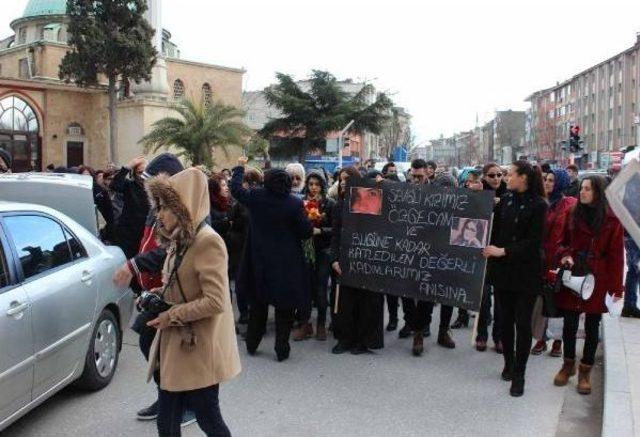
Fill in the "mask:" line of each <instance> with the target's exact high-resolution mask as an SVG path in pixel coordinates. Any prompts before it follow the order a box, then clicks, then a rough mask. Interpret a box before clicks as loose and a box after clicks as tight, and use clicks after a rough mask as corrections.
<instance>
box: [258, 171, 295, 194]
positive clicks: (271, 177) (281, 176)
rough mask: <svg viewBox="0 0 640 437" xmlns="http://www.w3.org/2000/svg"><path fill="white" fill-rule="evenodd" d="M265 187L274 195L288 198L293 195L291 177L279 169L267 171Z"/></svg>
mask: <svg viewBox="0 0 640 437" xmlns="http://www.w3.org/2000/svg"><path fill="white" fill-rule="evenodd" d="M264 187H265V188H266V189H267V190H268V191H269V192H271V193H273V194H277V195H279V196H286V195H288V194H290V193H291V176H289V174H288V173H287V172H286V171H284V170H282V169H279V168H274V169H271V170H267V171H266V173H265V174H264Z"/></svg>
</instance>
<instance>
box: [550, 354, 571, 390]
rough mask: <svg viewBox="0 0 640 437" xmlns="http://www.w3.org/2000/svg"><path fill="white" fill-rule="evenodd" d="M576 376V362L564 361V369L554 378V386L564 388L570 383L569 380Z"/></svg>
mask: <svg viewBox="0 0 640 437" xmlns="http://www.w3.org/2000/svg"><path fill="white" fill-rule="evenodd" d="M575 374H576V360H570V359H568V358H565V359H564V363H563V364H562V368H561V369H560V371H559V372H558V374H557V375H556V377H555V378H553V385H555V386H558V387H564V386H565V385H567V383H568V382H569V378H571V377H572V376H573V375H575Z"/></svg>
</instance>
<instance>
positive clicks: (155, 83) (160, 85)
mask: <svg viewBox="0 0 640 437" xmlns="http://www.w3.org/2000/svg"><path fill="white" fill-rule="evenodd" d="M147 7H148V9H147V12H146V13H145V18H146V19H147V21H148V22H149V24H150V25H151V27H153V29H154V30H155V31H156V33H155V35H154V38H153V46H154V47H155V48H156V51H157V52H158V59H157V61H156V64H155V65H154V66H153V70H152V71H151V80H150V81H149V82H140V83H139V84H137V83H135V82H132V83H131V91H132V92H133V93H134V95H135V96H136V97H142V98H152V99H160V100H166V99H167V98H168V97H169V92H170V88H169V81H168V79H167V64H166V63H165V61H164V57H163V55H162V2H161V0H147Z"/></svg>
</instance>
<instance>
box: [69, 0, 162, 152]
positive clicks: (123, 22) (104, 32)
mask: <svg viewBox="0 0 640 437" xmlns="http://www.w3.org/2000/svg"><path fill="white" fill-rule="evenodd" d="M146 10H147V2H146V1H145V0H68V1H67V14H68V16H69V27H68V32H69V46H70V47H71V50H70V51H69V52H67V54H66V56H65V57H64V59H63V60H62V63H61V65H60V78H61V79H65V80H67V81H73V82H75V83H76V84H77V85H79V86H82V87H93V86H97V85H99V84H100V81H101V80H102V77H106V79H107V81H108V86H107V92H108V95H109V134H110V141H109V159H110V161H111V162H115V163H117V161H118V156H117V136H118V124H117V123H118V120H117V113H116V105H117V101H118V91H119V89H118V83H119V82H120V83H125V82H126V81H127V80H132V81H135V82H136V83H140V82H141V81H143V80H150V79H151V69H152V68H153V65H154V64H155V62H156V56H157V55H158V53H157V51H156V49H155V48H154V46H153V42H152V39H153V36H154V34H155V31H154V30H153V28H152V27H151V26H150V25H149V23H148V22H147V20H146V19H145V17H144V13H145V12H146Z"/></svg>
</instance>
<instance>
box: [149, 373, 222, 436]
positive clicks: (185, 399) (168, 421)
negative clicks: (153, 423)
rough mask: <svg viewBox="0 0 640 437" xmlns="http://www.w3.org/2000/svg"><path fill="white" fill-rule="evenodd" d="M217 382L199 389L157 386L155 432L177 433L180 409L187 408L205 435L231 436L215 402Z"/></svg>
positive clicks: (161, 433) (165, 434)
mask: <svg viewBox="0 0 640 437" xmlns="http://www.w3.org/2000/svg"><path fill="white" fill-rule="evenodd" d="M218 388H219V387H218V386H217V385H213V386H211V387H206V388H201V389H198V390H190V391H181V392H169V391H165V390H160V395H159V397H158V435H159V436H160V437H179V436H180V435H181V433H180V422H181V421H182V413H183V412H184V410H185V409H186V408H189V409H190V410H191V411H193V412H194V413H195V415H196V419H197V420H198V426H199V427H200V429H201V430H202V431H204V433H205V434H206V435H207V436H208V437H231V432H229V428H227V425H226V424H225V423H224V420H223V419H222V414H221V413H220V404H219V402H218Z"/></svg>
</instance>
